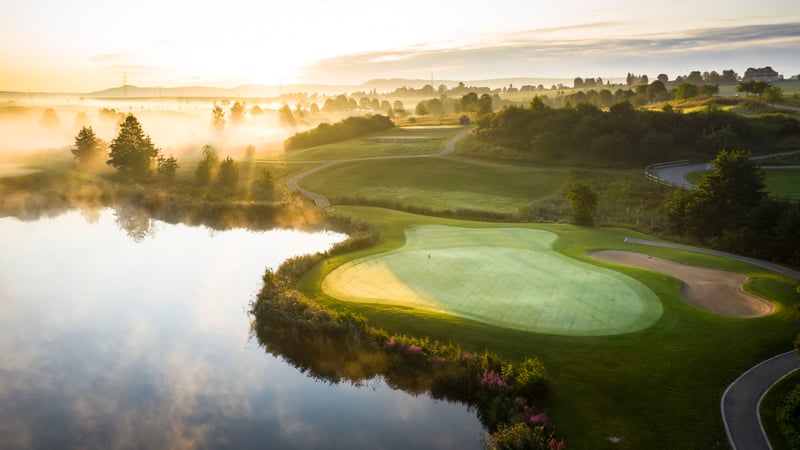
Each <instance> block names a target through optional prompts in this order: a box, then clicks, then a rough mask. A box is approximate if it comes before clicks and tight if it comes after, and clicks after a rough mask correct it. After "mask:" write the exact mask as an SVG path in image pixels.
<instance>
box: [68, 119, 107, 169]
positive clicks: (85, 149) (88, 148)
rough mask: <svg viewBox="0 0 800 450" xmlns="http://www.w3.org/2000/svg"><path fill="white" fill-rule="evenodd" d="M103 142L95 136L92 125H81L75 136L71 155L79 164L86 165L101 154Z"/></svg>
mask: <svg viewBox="0 0 800 450" xmlns="http://www.w3.org/2000/svg"><path fill="white" fill-rule="evenodd" d="M104 149H105V143H104V142H103V141H101V140H100V139H98V138H97V136H96V135H95V134H94V130H92V127H82V128H81V129H80V131H78V134H77V135H76V136H75V146H74V147H72V155H73V156H74V157H75V161H76V162H77V163H78V165H79V166H88V165H90V164H91V163H93V162H95V161H98V160H99V158H100V156H102V155H103V150H104Z"/></svg>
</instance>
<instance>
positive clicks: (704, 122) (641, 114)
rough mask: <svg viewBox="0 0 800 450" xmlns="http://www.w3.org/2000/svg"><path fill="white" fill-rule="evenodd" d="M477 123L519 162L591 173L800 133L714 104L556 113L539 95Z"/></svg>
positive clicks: (702, 155) (768, 145)
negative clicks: (695, 108) (696, 108)
mask: <svg viewBox="0 0 800 450" xmlns="http://www.w3.org/2000/svg"><path fill="white" fill-rule="evenodd" d="M477 125H478V126H477V129H476V131H475V135H476V136H477V138H478V140H479V142H480V143H482V144H483V145H485V147H487V148H492V147H501V148H503V149H504V151H505V152H508V151H510V154H512V155H516V156H515V157H516V159H523V160H528V161H532V162H541V163H549V164H567V165H577V166H584V167H585V166H606V167H608V166H610V167H640V166H641V165H643V164H647V163H652V162H659V161H669V160H678V159H701V160H708V159H710V158H711V157H713V156H714V155H715V154H716V153H717V152H718V151H720V150H721V149H724V148H728V149H730V148H735V149H750V150H753V151H756V150H757V151H759V152H768V151H770V150H773V149H776V148H778V146H779V145H780V143H781V142H782V141H783V140H784V139H785V138H790V137H791V136H793V135H796V134H797V133H798V132H800V122H798V121H797V120H795V119H792V118H788V117H783V116H766V117H757V118H745V117H742V116H739V115H737V114H734V113H730V112H726V111H722V110H720V109H718V108H716V107H714V106H713V105H709V106H708V107H707V109H706V110H705V111H702V112H694V113H689V114H682V113H679V112H676V111H674V110H672V109H670V108H665V110H664V111H647V110H637V109H635V108H634V107H633V105H632V104H631V103H630V102H628V101H622V102H620V103H616V104H614V105H612V106H611V107H610V108H609V110H608V111H603V110H601V109H600V108H598V107H597V106H595V105H593V104H590V103H578V104H577V105H575V106H574V107H573V106H569V107H565V108H561V109H555V108H551V107H549V106H547V105H546V104H545V103H544V100H543V99H541V98H540V97H534V99H533V101H532V102H531V106H530V107H528V108H523V107H507V108H504V109H502V110H500V111H496V112H494V113H491V114H487V115H485V116H483V117H481V118H480V119H479V120H478V122H477Z"/></svg>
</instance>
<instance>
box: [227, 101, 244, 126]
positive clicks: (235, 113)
mask: <svg viewBox="0 0 800 450" xmlns="http://www.w3.org/2000/svg"><path fill="white" fill-rule="evenodd" d="M244 111H245V106H244V102H239V101H238V100H237V101H236V102H234V103H233V106H231V115H230V118H231V122H232V123H234V124H237V123H239V122H241V121H242V120H244Z"/></svg>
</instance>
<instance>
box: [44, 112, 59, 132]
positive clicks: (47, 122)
mask: <svg viewBox="0 0 800 450" xmlns="http://www.w3.org/2000/svg"><path fill="white" fill-rule="evenodd" d="M60 124H61V119H59V118H58V115H57V114H56V112H55V111H53V108H47V109H45V110H44V112H42V118H41V119H39V125H41V126H43V127H45V128H49V129H51V130H52V129H54V128H58V126H59V125H60Z"/></svg>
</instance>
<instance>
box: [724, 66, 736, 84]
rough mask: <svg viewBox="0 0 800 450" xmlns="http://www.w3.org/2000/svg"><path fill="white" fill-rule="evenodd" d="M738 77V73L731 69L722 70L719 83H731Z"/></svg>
mask: <svg viewBox="0 0 800 450" xmlns="http://www.w3.org/2000/svg"><path fill="white" fill-rule="evenodd" d="M738 79H739V75H738V74H737V73H736V72H734V71H733V69H728V70H723V71H722V75H720V83H727V84H733V83H736V81H737V80H738Z"/></svg>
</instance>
